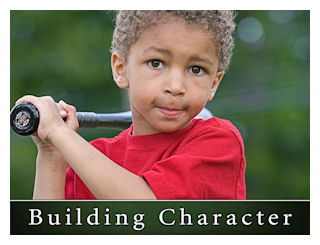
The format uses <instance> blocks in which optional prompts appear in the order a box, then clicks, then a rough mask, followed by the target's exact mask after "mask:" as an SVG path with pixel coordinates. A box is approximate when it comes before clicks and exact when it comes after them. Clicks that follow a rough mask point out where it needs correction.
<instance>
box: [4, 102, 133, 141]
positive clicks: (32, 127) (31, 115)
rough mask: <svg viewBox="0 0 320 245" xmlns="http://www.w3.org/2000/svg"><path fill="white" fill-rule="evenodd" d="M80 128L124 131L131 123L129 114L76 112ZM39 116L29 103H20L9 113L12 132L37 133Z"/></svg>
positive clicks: (22, 133)
mask: <svg viewBox="0 0 320 245" xmlns="http://www.w3.org/2000/svg"><path fill="white" fill-rule="evenodd" d="M77 119H78V122H79V127H80V128H97V127H105V128H110V129H117V130H125V129H127V128H128V127H130V125H131V123H132V115H131V112H130V111H128V112H119V113H105V114H102V113H101V114H100V113H94V112H77ZM39 121H40V115H39V112H38V110H37V108H36V107H35V106H34V105H32V104H31V103H21V104H18V105H16V106H14V107H13V108H12V110H11V113H10V125H11V128H12V129H13V131H14V132H16V133H17V134H20V135H31V134H33V133H34V132H36V131H37V129H38V126H39Z"/></svg>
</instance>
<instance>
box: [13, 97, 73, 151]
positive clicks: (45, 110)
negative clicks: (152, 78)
mask: <svg viewBox="0 0 320 245" xmlns="http://www.w3.org/2000/svg"><path fill="white" fill-rule="evenodd" d="M22 102H29V103H32V104H33V105H34V106H35V107H37V109H38V111H39V114H40V122H39V127H38V131H37V133H35V134H34V135H33V136H32V139H33V140H34V142H35V144H36V145H37V147H38V149H39V148H40V149H43V150H46V151H50V150H53V149H52V147H53V146H52V145H51V144H50V135H51V134H53V133H54V131H55V130H56V129H57V128H58V127H68V128H70V129H72V130H74V131H77V130H78V128H79V124H78V120H77V116H76V109H75V107H73V106H71V105H68V104H66V103H65V102H63V101H60V102H59V103H55V102H54V100H53V99H52V98H51V97H50V96H44V97H35V96H32V95H26V96H24V97H22V98H20V99H19V100H18V101H17V102H16V104H20V103H22ZM63 118H65V119H66V120H65V122H64V121H63Z"/></svg>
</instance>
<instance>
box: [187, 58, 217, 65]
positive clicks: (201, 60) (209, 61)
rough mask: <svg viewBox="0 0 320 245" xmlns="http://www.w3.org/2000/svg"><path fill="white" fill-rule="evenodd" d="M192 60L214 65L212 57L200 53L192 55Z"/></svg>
mask: <svg viewBox="0 0 320 245" xmlns="http://www.w3.org/2000/svg"><path fill="white" fill-rule="evenodd" d="M190 60H191V61H199V62H204V63H208V64H209V65H212V66H213V61H212V60H211V59H210V58H206V57H201V56H199V55H192V56H191V58H190Z"/></svg>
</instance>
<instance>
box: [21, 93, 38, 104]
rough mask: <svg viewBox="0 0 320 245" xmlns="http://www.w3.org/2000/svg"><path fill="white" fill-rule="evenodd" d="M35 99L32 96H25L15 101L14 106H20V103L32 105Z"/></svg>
mask: <svg viewBox="0 0 320 245" xmlns="http://www.w3.org/2000/svg"><path fill="white" fill-rule="evenodd" d="M35 98H36V97H35V96H33V95H25V96H23V97H21V98H20V99H18V100H17V101H16V105H18V104H21V103H24V102H29V103H32V104H34V100H35Z"/></svg>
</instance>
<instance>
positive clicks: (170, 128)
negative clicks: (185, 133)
mask: <svg viewBox="0 0 320 245" xmlns="http://www.w3.org/2000/svg"><path fill="white" fill-rule="evenodd" d="M190 122H191V121H189V122H186V123H177V122H166V123H161V124H160V125H158V127H157V129H158V130H159V131H160V132H163V133H173V132H176V131H178V130H180V129H184V128H186V127H188V125H189V124H190Z"/></svg>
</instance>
